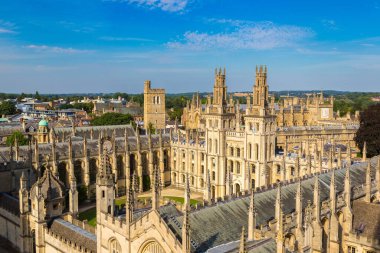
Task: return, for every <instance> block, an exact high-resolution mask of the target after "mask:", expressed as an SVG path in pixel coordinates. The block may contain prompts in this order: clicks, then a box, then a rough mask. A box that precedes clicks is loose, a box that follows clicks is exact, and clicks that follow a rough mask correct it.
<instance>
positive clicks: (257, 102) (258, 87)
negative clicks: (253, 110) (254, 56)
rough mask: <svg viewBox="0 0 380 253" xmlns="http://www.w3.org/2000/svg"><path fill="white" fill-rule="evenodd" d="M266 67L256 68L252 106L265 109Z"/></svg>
mask: <svg viewBox="0 0 380 253" xmlns="http://www.w3.org/2000/svg"><path fill="white" fill-rule="evenodd" d="M268 90H269V88H268V84H267V66H262V65H260V66H256V80H255V85H254V86H253V105H254V106H260V107H266V106H267V105H268Z"/></svg>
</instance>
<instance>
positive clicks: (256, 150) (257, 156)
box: [255, 143, 259, 160]
mask: <svg viewBox="0 0 380 253" xmlns="http://www.w3.org/2000/svg"><path fill="white" fill-rule="evenodd" d="M255 154H256V160H259V145H258V144H257V143H256V144H255Z"/></svg>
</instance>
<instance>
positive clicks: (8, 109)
mask: <svg viewBox="0 0 380 253" xmlns="http://www.w3.org/2000/svg"><path fill="white" fill-rule="evenodd" d="M15 113H16V107H15V104H14V103H12V102H10V101H3V102H0V117H1V115H12V114H15Z"/></svg>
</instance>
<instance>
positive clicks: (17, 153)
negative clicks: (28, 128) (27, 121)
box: [14, 136, 20, 161]
mask: <svg viewBox="0 0 380 253" xmlns="http://www.w3.org/2000/svg"><path fill="white" fill-rule="evenodd" d="M14 145H15V160H16V161H18V159H19V155H20V154H19V153H20V150H19V149H20V148H19V145H18V139H17V136H16V137H15V142H14Z"/></svg>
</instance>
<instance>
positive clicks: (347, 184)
mask: <svg viewBox="0 0 380 253" xmlns="http://www.w3.org/2000/svg"><path fill="white" fill-rule="evenodd" d="M344 200H345V202H346V206H348V207H349V208H351V178H350V168H349V167H348V168H347V169H346V175H345V177H344Z"/></svg>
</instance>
